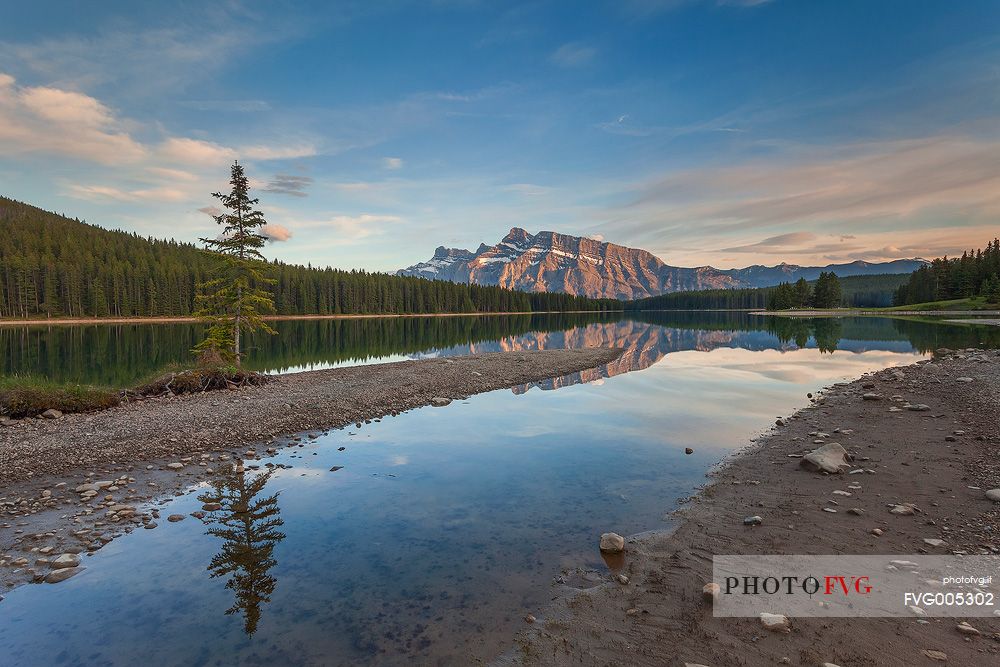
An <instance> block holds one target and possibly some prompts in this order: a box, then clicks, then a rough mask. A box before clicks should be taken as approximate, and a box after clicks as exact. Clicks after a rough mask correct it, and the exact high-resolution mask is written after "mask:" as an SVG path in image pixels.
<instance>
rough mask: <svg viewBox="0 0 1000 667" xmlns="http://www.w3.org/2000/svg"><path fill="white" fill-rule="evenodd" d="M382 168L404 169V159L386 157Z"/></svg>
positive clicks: (383, 159)
mask: <svg viewBox="0 0 1000 667" xmlns="http://www.w3.org/2000/svg"><path fill="white" fill-rule="evenodd" d="M382 168H383V169H390V170H393V171H395V170H397V169H402V168H403V158H401V157H384V158H382Z"/></svg>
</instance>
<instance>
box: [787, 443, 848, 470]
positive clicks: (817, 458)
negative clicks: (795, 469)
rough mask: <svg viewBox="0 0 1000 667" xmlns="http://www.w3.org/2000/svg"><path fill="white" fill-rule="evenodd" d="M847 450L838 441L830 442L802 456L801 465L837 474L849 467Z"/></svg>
mask: <svg viewBox="0 0 1000 667" xmlns="http://www.w3.org/2000/svg"><path fill="white" fill-rule="evenodd" d="M848 456H849V455H848V453H847V450H846V449H844V448H843V446H841V444H840V443H838V442H828V443H826V444H825V445H823V446H822V447H819V448H817V449H814V450H812V451H811V452H809V453H808V454H806V455H805V456H803V457H802V459H801V460H800V461H799V465H801V466H802V467H803V468H807V469H809V470H812V471H814V472H828V473H831V474H836V473H839V472H842V471H843V469H844V468H849V467H850V463H848Z"/></svg>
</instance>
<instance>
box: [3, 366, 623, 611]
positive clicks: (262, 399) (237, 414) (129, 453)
mask: <svg viewBox="0 0 1000 667" xmlns="http://www.w3.org/2000/svg"><path fill="white" fill-rule="evenodd" d="M621 353H622V351H621V350H620V349H609V348H585V349H576V350H547V351H533V352H517V353H515V352H509V353H497V354H481V355H473V356H466V357H453V358H449V359H423V360H419V361H404V362H399V363H392V364H378V365H368V366H353V367H348V368H337V369H331V370H322V371H311V372H306V373H295V374H288V375H283V376H279V377H278V378H277V379H276V380H275V382H273V383H269V384H267V385H265V386H263V387H245V388H242V389H239V390H234V391H215V392H209V393H205V394H193V395H185V396H181V397H174V398H157V399H150V400H145V401H140V402H137V403H131V404H126V405H121V406H118V407H115V408H112V409H109V410H105V411H102V412H97V413H92V414H75V415H65V416H63V417H62V418H59V419H54V420H47V419H41V418H35V419H25V420H20V421H18V422H17V423H16V424H15V425H14V426H0V593H2V592H3V591H5V590H8V589H10V588H13V587H15V586H18V585H20V584H23V583H26V582H30V581H43V580H44V581H50V582H57V581H62V580H63V578H67V577H68V576H72V574H73V573H75V572H77V571H80V570H83V569H84V568H83V567H82V566H81V567H78V568H65V569H59V570H51V571H50V568H51V567H54V566H52V563H51V562H50V561H51V559H53V558H56V557H60V558H65V559H73V558H76V557H77V554H82V553H84V552H94V551H97V550H99V549H101V548H102V547H104V546H105V545H107V544H108V543H109V542H111V541H112V540H114V539H115V538H117V537H119V536H121V535H123V534H125V533H129V532H131V531H132V530H135V529H136V528H140V527H145V528H155V527H156V525H157V521H161V520H162V519H161V516H160V509H159V508H160V506H161V505H163V504H164V503H165V502H168V500H169V499H170V498H171V497H172V495H175V494H179V493H181V492H182V490H184V489H186V488H189V487H191V486H192V485H194V484H197V483H199V482H201V481H203V480H205V479H207V478H209V477H210V476H211V475H213V474H216V473H218V472H221V471H223V470H225V469H227V468H229V469H231V468H232V467H233V466H234V465H239V464H242V462H244V461H245V462H246V464H247V466H248V467H250V468H257V467H260V466H270V465H271V463H270V462H267V461H266V459H268V458H270V457H271V456H272V455H273V454H275V453H276V452H277V451H278V450H279V449H280V448H283V447H302V446H303V444H302V443H303V441H307V440H308V439H310V438H315V437H317V436H318V435H319V433H321V432H326V431H327V430H329V429H332V428H338V427H342V426H347V425H348V424H353V425H354V426H355V427H356V428H359V427H361V426H362V423H363V422H364V423H369V422H371V421H375V420H379V419H380V418H381V417H383V416H385V415H397V414H399V413H401V412H405V411H407V410H410V409H413V408H417V407H421V406H425V405H437V406H445V405H447V404H448V403H449V402H450V401H451V400H452V399H462V398H465V397H467V396H470V395H472V394H477V393H481V392H486V391H492V390H496V389H503V388H507V387H516V386H519V385H524V384H528V383H532V382H538V381H540V380H545V379H547V378H551V377H556V376H563V375H568V374H572V373H578V372H580V371H585V370H588V369H591V368H593V367H595V366H601V365H603V364H607V363H609V362H612V361H614V360H615V359H617V358H618V357H619V356H620V355H621ZM167 520H176V517H174V518H173V519H171V518H170V517H167ZM53 572H57V573H58V574H53ZM2 597H3V596H2V595H0V599H2Z"/></svg>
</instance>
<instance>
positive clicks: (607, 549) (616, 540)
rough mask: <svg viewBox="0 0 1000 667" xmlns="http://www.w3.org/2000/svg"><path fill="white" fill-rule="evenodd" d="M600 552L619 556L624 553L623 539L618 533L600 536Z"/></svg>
mask: <svg viewBox="0 0 1000 667" xmlns="http://www.w3.org/2000/svg"><path fill="white" fill-rule="evenodd" d="M601 551H603V552H604V553H608V554H620V553H621V552H623V551H625V538H624V537H622V536H621V535H619V534H618V533H604V534H603V535H601Z"/></svg>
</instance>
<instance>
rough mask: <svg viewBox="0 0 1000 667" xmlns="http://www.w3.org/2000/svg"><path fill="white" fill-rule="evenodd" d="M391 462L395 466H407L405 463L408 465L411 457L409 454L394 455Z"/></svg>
mask: <svg viewBox="0 0 1000 667" xmlns="http://www.w3.org/2000/svg"><path fill="white" fill-rule="evenodd" d="M391 463H392V465H394V466H405V465H408V464H409V463H410V457H409V456H393V457H392V459H391Z"/></svg>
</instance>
